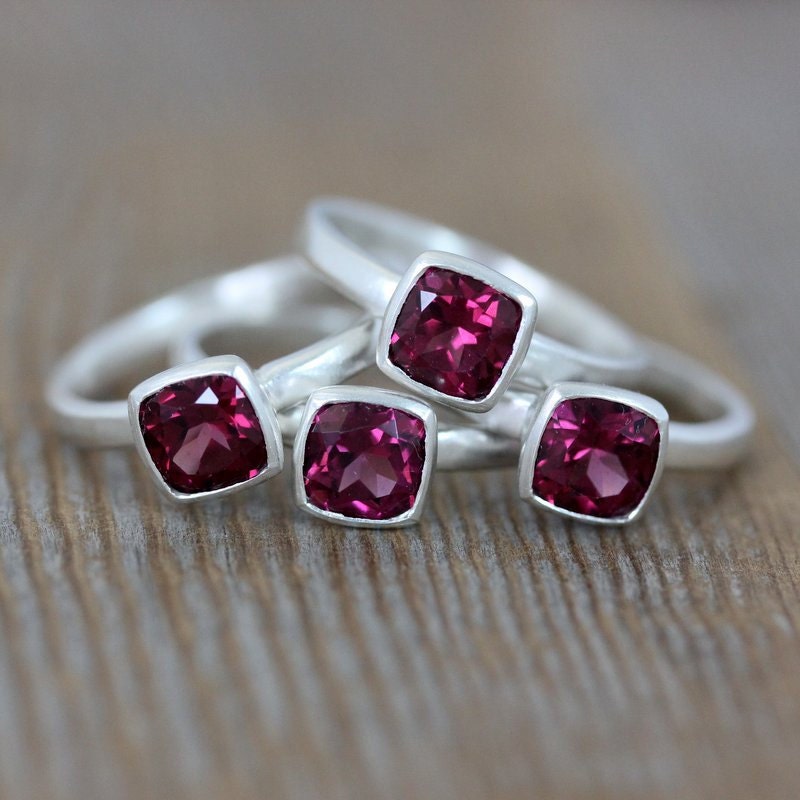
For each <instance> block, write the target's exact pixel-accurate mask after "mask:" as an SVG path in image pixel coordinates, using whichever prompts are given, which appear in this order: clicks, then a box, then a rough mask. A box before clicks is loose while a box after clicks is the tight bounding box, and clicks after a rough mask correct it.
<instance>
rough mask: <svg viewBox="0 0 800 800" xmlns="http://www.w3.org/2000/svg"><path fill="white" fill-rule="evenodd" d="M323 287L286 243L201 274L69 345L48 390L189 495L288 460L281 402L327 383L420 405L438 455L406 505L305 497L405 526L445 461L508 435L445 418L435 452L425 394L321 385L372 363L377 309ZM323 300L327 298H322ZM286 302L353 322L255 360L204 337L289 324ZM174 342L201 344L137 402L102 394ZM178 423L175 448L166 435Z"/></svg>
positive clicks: (231, 484) (66, 414)
mask: <svg viewBox="0 0 800 800" xmlns="http://www.w3.org/2000/svg"><path fill="white" fill-rule="evenodd" d="M320 287H321V285H320V284H319V283H318V282H317V281H316V279H314V278H313V276H312V275H311V274H310V273H309V272H308V271H307V270H306V268H305V266H304V261H303V260H302V259H300V258H294V257H288V258H284V259H279V260H275V261H272V262H266V263H263V264H257V265H253V266H251V267H247V268H244V269H241V270H237V271H234V272H231V273H228V274H226V275H223V276H220V277H217V278H212V279H208V280H205V281H201V282H199V283H196V284H192V285H190V286H188V287H186V288H184V289H182V290H178V291H177V292H174V293H173V294H171V295H168V296H167V297H165V298H162V299H161V300H157V301H155V302H153V303H150V304H148V305H146V306H144V307H142V308H141V309H139V310H137V311H134V312H132V313H130V314H128V315H126V316H125V317H123V318H121V319H119V320H117V321H115V322H112V323H110V324H109V325H107V326H105V327H103V328H101V329H100V330H98V331H97V332H95V333H94V334H92V335H91V336H89V337H88V338H87V339H85V340H84V341H83V342H81V343H79V344H78V345H77V346H76V347H75V348H74V349H73V350H72V351H70V352H69V353H68V354H67V355H66V356H65V357H64V358H63V359H62V361H61V362H60V364H59V365H58V366H57V367H56V369H55V371H54V374H53V376H52V378H51V380H50V381H49V383H48V385H47V388H46V396H47V401H48V404H49V406H50V408H51V410H52V411H53V412H54V415H55V419H56V421H57V424H58V427H59V429H60V430H61V432H62V433H64V434H66V435H68V436H70V437H71V438H73V439H75V440H76V441H78V442H80V443H82V444H91V445H97V446H118V445H126V444H127V445H130V444H134V445H135V446H136V449H137V451H138V453H139V455H140V456H141V457H142V460H143V462H144V463H145V464H146V465H147V467H148V470H149V473H150V474H151V476H152V477H153V478H154V480H155V482H156V484H157V485H158V486H159V488H160V489H161V490H162V491H163V492H164V493H165V494H166V495H167V496H169V497H171V498H172V499H174V500H176V501H178V502H192V501H196V500H201V499H206V498H210V497H220V496H223V495H227V494H230V493H232V492H235V491H239V490H241V489H243V488H246V487H250V486H254V485H256V484H258V483H260V482H262V481H264V480H267V479H268V478H270V477H272V476H274V475H276V474H277V473H278V472H280V471H281V470H282V468H283V442H282V440H281V439H282V433H281V428H280V424H279V421H278V414H277V412H278V411H279V410H280V409H282V408H287V407H291V406H293V405H295V404H297V403H299V402H301V401H304V400H306V399H307V398H309V395H310V399H309V402H308V404H307V406H306V409H307V410H308V409H309V408H312V405H313V403H314V402H316V401H318V400H319V399H320V398H323V397H324V398H325V403H326V404H327V405H330V404H331V403H334V402H339V403H340V404H341V403H347V402H355V401H356V398H360V399H358V400H357V402H360V403H367V404H372V405H373V406H377V405H379V406H381V407H382V408H383V410H384V411H385V412H387V413H389V414H390V415H391V414H394V415H395V416H397V417H398V418H399V416H400V414H403V413H405V414H406V415H410V416H411V417H413V418H414V419H415V420H418V421H419V422H420V424H422V425H423V426H424V436H423V439H424V442H425V448H424V449H425V453H426V455H425V458H424V459H423V460H422V462H421V468H420V471H419V473H418V474H417V475H416V476H415V478H416V479H418V483H419V485H415V486H413V487H411V488H412V489H413V491H409V493H408V498H407V500H408V502H409V503H410V505H409V507H408V508H407V509H404V510H402V511H400V512H398V513H395V514H391V515H389V516H386V515H384V516H382V517H381V518H379V519H378V518H376V519H370V520H366V519H354V518H350V517H346V516H344V515H340V514H339V515H337V514H336V513H328V512H323V511H320V510H319V509H317V508H316V507H315V506H314V505H313V504H308V505H307V510H309V511H310V512H311V513H315V514H317V515H321V516H325V517H326V518H330V519H333V520H335V521H337V522H341V523H345V524H350V525H370V526H385V525H391V526H397V525H405V524H410V523H412V522H414V521H416V520H417V519H418V517H419V515H420V513H421V512H422V507H423V504H424V497H425V494H426V492H427V489H428V485H429V483H430V477H431V474H432V471H433V468H434V465H438V466H441V467H445V468H456V467H464V466H486V465H487V463H492V462H497V461H499V460H501V459H502V460H505V458H506V451H507V449H508V445H507V443H506V442H504V441H503V440H502V438H500V437H497V436H494V435H492V434H490V433H487V432H484V431H478V430H467V431H465V432H464V433H465V435H459V432H458V431H443V432H442V435H441V450H439V452H440V453H441V456H439V457H438V458H437V450H438V449H439V448H437V444H439V441H438V437H437V425H436V417H435V414H434V412H433V410H432V409H431V408H430V407H429V406H428V405H427V404H425V403H423V402H421V401H418V400H412V399H411V398H407V397H404V396H403V395H400V394H398V393H396V392H388V391H383V390H379V389H366V388H364V389H362V388H360V387H346V386H333V387H331V388H328V389H325V390H323V393H322V394H320V393H319V392H316V391H314V390H316V389H318V388H319V387H324V386H328V385H329V384H337V383H340V382H341V381H343V380H345V379H348V378H350V377H351V376H353V375H355V374H357V373H358V372H361V371H363V370H364V369H366V368H367V367H368V366H369V365H370V363H371V361H372V356H373V353H374V348H375V338H376V334H377V321H376V320H374V319H373V318H371V317H368V318H365V319H362V320H360V321H357V322H355V323H353V322H352V319H353V316H354V314H353V309H352V308H351V309H346V308H343V307H339V308H337V307H336V306H334V305H333V304H334V303H336V302H337V299H336V297H335V296H334V295H332V293H331V291H330V290H329V289H327V288H326V287H321V288H320ZM317 300H320V301H322V302H321V304H320V305H316V303H315V301H317ZM287 308H290V309H291V316H290V317H288V318H289V319H291V320H293V321H294V320H296V319H302V320H303V322H304V323H305V324H306V325H307V326H315V325H317V324H319V323H320V322H322V323H323V324H324V326H325V327H327V326H328V325H330V324H331V322H332V321H333V320H336V321H338V322H340V323H341V322H343V321H345V320H347V321H348V322H350V326H349V327H348V329H347V330H345V331H343V332H342V333H339V334H335V335H332V336H327V338H324V339H322V340H320V341H318V342H315V343H314V344H312V345H309V346H307V347H305V348H303V349H301V350H298V351H297V352H295V353H293V354H291V355H289V356H285V357H283V358H279V359H276V360H274V361H272V362H269V363H268V364H265V365H264V366H263V367H261V368H260V369H258V370H255V371H254V370H252V369H250V367H249V366H248V365H247V364H246V363H245V362H244V361H243V360H242V359H241V358H239V357H237V356H231V355H219V356H205V353H204V352H203V351H202V350H201V349H200V348H201V346H202V345H201V340H202V337H203V336H204V335H205V334H207V333H209V332H213V331H215V330H220V329H224V328H226V327H229V326H231V325H241V324H242V323H244V324H256V325H259V326H260V325H263V324H264V323H265V322H267V321H272V322H277V324H278V326H280V325H281V320H283V323H282V325H283V327H284V328H286V319H287V316H286V315H283V314H282V312H284V311H286V309H287ZM164 350H169V351H171V356H172V358H173V359H175V358H179V359H180V358H183V357H184V356H185V355H190V356H200V358H199V359H198V360H194V361H192V362H190V363H183V364H178V365H177V366H173V367H171V368H169V369H167V370H165V371H163V372H160V373H159V374H157V375H155V376H153V377H151V378H148V379H147V380H145V381H143V382H141V383H140V384H138V385H137V386H136V387H135V388H134V389H133V390H132V391H131V392H130V394H129V397H128V401H127V403H126V402H125V401H116V400H110V401H105V400H94V399H91V397H90V395H91V394H93V393H95V392H96V391H98V390H100V389H102V388H104V386H106V385H107V384H108V383H109V382H110V381H113V380H114V379H115V378H117V377H118V376H120V375H122V374H124V373H126V372H127V371H129V370H130V369H132V368H134V367H135V366H136V365H137V364H138V363H139V362H141V361H145V360H147V359H148V358H149V357H151V356H153V355H155V354H158V353H160V352H161V351H164ZM354 392H355V395H354V394H353V393H354ZM337 398H338V400H337ZM198 407H205V408H207V409H211V411H210V413H211V414H212V415H215V416H214V420H213V421H211V422H209V420H208V418H207V417H206V416H203V414H205V413H206V412H205V411H202V413H201V416H200V418H199V421H198V420H197V419H194V421H193V422H191V423H190V422H189V421H188V417H187V416H186V415H187V409H189V412H188V413H192V414H194V413H195V412H196V411H197V408H198ZM317 410H319V406H317ZM220 413H222V414H223V415H224V425H225V429H224V431H221V427H222V423H220V424H217V423H219V422H220V419H221V417H220ZM298 423H299V416H298V415H297V414H295V415H289V416H287V417H285V422H284V424H285V425H286V426H287V427H288V431H287V435H290V436H293V435H294V434H295V432H296V430H297V427H298ZM176 431H177V433H175V432H176ZM305 433H306V435H308V433H309V431H308V430H306V431H305ZM173 434H174V446H172V447H171V448H170V447H169V446H168V445H167V444H165V441H166V439H167V438H168V437H169V436H171V435H173ZM225 436H227V437H228V438H222V439H221V440H218V439H219V437H225ZM215 437H217V438H215ZM399 445H402V446H405V445H404V444H403V442H399ZM215 447H216V448H218V449H219V450H221V451H224V453H223V455H224V456H225V458H224V459H223V461H222V463H221V465H220V466H218V467H217V466H215V467H214V468H213V469H211V468H209V467H208V466H207V465H206V467H205V468H203V469H200V466H201V465H202V457H205V456H206V454H207V453H208V451H209V449H213V448H215ZM228 456H232V458H228ZM232 461H233V462H235V463H234V464H233V466H232V465H231V462H232ZM381 479H382V478H381V476H380V475H377V476H376V480H381ZM398 494H400V493H398Z"/></svg>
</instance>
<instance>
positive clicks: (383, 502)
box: [303, 402, 425, 520]
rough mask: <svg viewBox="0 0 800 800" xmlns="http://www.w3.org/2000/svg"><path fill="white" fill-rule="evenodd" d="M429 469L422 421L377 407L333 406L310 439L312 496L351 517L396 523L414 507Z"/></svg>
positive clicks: (307, 465)
mask: <svg viewBox="0 0 800 800" xmlns="http://www.w3.org/2000/svg"><path fill="white" fill-rule="evenodd" d="M424 465H425V425H424V424H423V422H422V420H421V419H419V418H418V417H415V416H414V415H413V414H409V413H407V412H405V411H400V410H399V409H397V408H388V407H386V406H382V405H375V404H373V403H355V402H353V403H351V402H347V403H329V404H328V405H325V406H322V408H320V409H319V411H317V413H316V414H315V415H314V419H313V421H312V423H311V427H310V429H309V431H308V436H307V437H306V446H305V457H304V461H303V482H304V485H305V490H306V497H307V498H308V501H309V502H310V503H311V504H312V505H314V506H316V507H317V508H320V509H322V510H324V511H333V512H335V513H337V514H343V515H344V516H345V517H353V518H355V519H370V520H386V519H393V518H394V517H398V516H400V515H401V514H403V513H405V512H406V511H409V510H410V509H411V508H413V506H414V503H415V502H416V501H417V495H418V493H419V487H420V483H421V481H422V469H423V467H424Z"/></svg>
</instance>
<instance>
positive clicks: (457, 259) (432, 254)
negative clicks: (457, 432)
mask: <svg viewBox="0 0 800 800" xmlns="http://www.w3.org/2000/svg"><path fill="white" fill-rule="evenodd" d="M430 267H443V268H445V269H449V270H452V271H453V272H458V273H461V274H463V275H468V276H469V277H471V278H475V279H477V280H479V281H482V282H483V283H486V284H488V285H489V286H491V287H492V288H493V289H497V291H499V292H502V293H503V294H505V295H507V296H508V297H510V298H511V299H512V300H514V301H516V302H517V303H518V304H519V306H520V308H521V309H522V319H521V320H520V326H519V330H518V331H517V336H516V339H515V340H514V346H513V348H512V350H511V355H510V356H509V359H508V361H507V362H506V364H505V366H504V367H503V371H502V372H501V373H500V377H499V378H498V380H497V383H495V385H494V386H493V387H492V390H491V391H490V392H489V394H488V395H486V397H484V398H482V399H481V400H467V399H465V398H463V397H453V396H452V395H449V394H444V393H443V392H439V391H437V390H436V389H432V388H431V387H430V386H426V385H425V384H423V383H418V382H417V381H415V380H414V379H413V378H411V377H409V376H408V375H406V373H405V372H403V370H402V369H400V367H398V366H396V365H395V364H393V363H392V362H391V361H390V360H389V345H390V344H391V338H392V333H393V332H394V328H395V325H396V324H397V317H398V316H399V314H400V310H401V309H402V307H403V303H405V301H406V298H407V297H408V294H409V292H410V291H411V289H412V288H413V287H414V284H416V282H417V280H418V279H419V277H420V276H421V275H422V273H423V272H425V270H427V269H428V268H430ZM537 312H538V308H537V304H536V300H535V298H534V296H533V295H532V294H531V293H530V292H529V291H528V290H527V289H525V288H523V287H522V286H520V285H519V284H518V283H517V282H516V281H513V280H511V279H510V278H507V277H506V276H505V275H501V274H500V273H499V272H497V271H495V270H493V269H490V268H489V267H485V266H484V265H483V264H480V263H478V262H477V261H473V260H472V259H470V258H465V257H463V256H457V255H454V254H453V253H445V252H442V251H439V250H427V251H426V252H424V253H422V254H421V255H419V256H418V257H417V258H416V259H415V260H414V263H413V264H412V265H411V267H410V268H409V269H408V270H407V271H406V273H405V274H404V275H403V276H402V277H401V278H400V282H399V283H398V285H397V288H396V289H395V292H394V294H393V295H392V299H391V300H390V301H389V304H388V306H387V307H386V313H385V315H384V317H383V324H382V325H381V331H380V336H379V338H378V349H377V353H376V361H377V365H378V368H379V369H380V370H381V371H382V372H384V373H385V374H386V375H388V376H389V377H390V378H391V379H392V380H394V381H397V383H400V384H402V385H403V386H406V387H407V388H409V389H411V390H413V391H414V392H416V393H417V394H420V395H422V396H423V397H426V398H428V399H429V400H432V401H434V402H437V403H441V404H442V405H446V406H450V407H451V408H458V409H460V410H462V411H472V412H476V413H481V412H484V411H488V410H489V409H490V408H492V406H494V405H495V403H497V401H498V400H499V399H500V398H501V397H502V396H503V393H504V392H505V390H506V389H507V388H508V385H509V383H510V381H511V379H512V378H513V377H514V373H515V372H516V371H517V369H519V367H520V365H521V364H522V362H523V361H524V359H525V356H526V354H527V352H528V347H529V346H530V343H531V336H533V329H534V326H535V324H536V315H537Z"/></svg>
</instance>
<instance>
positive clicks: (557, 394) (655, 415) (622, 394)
mask: <svg viewBox="0 0 800 800" xmlns="http://www.w3.org/2000/svg"><path fill="white" fill-rule="evenodd" d="M579 397H591V398H598V399H600V400H611V401H612V402H617V403H624V404H625V405H627V406H631V408H635V409H637V410H638V411H641V412H643V413H644V414H647V415H648V416H649V417H651V418H652V419H654V420H655V421H656V423H657V425H658V430H659V433H660V435H661V441H660V445H659V449H658V461H657V463H656V470H655V472H654V473H653V480H652V481H651V482H650V486H649V487H648V489H647V492H646V493H645V495H644V497H643V498H642V501H641V503H639V505H638V506H637V507H636V508H634V509H633V510H632V511H631V512H630V513H628V514H626V515H625V516H622V517H614V518H610V519H606V518H603V517H593V516H591V515H590V514H580V513H578V512H575V511H568V510H567V509H564V508H559V507H558V506H555V505H553V504H552V503H549V502H547V501H546V500H544V499H542V498H541V497H539V496H538V495H536V494H535V493H534V491H533V470H534V467H535V465H536V456H537V455H538V453H539V445H540V443H541V440H542V436H543V435H544V431H545V428H546V426H547V423H548V422H549V421H550V417H551V416H552V415H553V412H554V411H555V410H556V408H557V407H558V406H559V405H560V404H561V403H562V402H563V401H564V400H572V399H574V398H579ZM668 439H669V414H668V413H667V410H666V408H664V406H663V405H662V404H661V403H659V402H658V400H654V399H653V398H652V397H648V396H647V395H643V394H640V393H639V392H632V391H629V390H627V389H617V388H615V387H612V386H602V385H599V384H595V383H579V382H564V383H555V384H553V385H552V386H551V387H550V389H548V390H547V391H546V392H545V393H544V394H543V395H542V396H541V398H540V399H539V400H538V402H537V403H536V405H535V406H534V408H533V409H532V412H531V418H530V422H529V423H528V426H527V432H526V433H525V434H523V444H522V451H521V453H520V458H519V472H518V475H519V494H520V497H521V498H522V499H523V500H526V501H528V502H529V503H533V504H534V505H536V506H539V507H541V508H545V509H547V510H548V511H554V512H556V513H557V514H561V516H564V517H569V518H570V519H577V520H580V521H581V522H588V523H591V524H593V525H627V524H628V523H630V522H633V521H634V520H635V519H636V518H637V517H638V516H639V515H640V514H641V513H642V510H643V509H644V508H645V506H646V505H647V503H648V501H649V500H650V498H651V496H652V494H653V490H654V489H655V487H656V485H657V484H658V481H659V479H660V478H661V473H662V472H663V471H664V463H665V457H666V453H667V447H668V446H669V441H668Z"/></svg>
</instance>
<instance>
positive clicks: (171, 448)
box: [139, 375, 267, 494]
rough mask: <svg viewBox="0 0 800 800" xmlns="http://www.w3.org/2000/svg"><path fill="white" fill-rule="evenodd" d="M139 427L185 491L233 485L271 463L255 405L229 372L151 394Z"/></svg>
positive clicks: (163, 468) (167, 476)
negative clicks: (268, 459)
mask: <svg viewBox="0 0 800 800" xmlns="http://www.w3.org/2000/svg"><path fill="white" fill-rule="evenodd" d="M139 428H140V430H141V432H142V437H143V439H144V444H145V447H146V449H147V452H148V453H149V454H150V458H151V459H152V460H153V464H154V465H155V467H156V469H157V470H158V471H159V473H160V474H161V476H162V477H163V479H164V481H165V482H166V484H167V485H168V486H169V487H171V488H172V489H174V490H175V491H178V492H181V493H183V494H197V493H200V492H211V491H214V490H216V489H224V488H227V487H229V486H234V485H235V484H238V483H242V482H244V481H247V480H250V479H252V478H255V477H256V476H257V475H259V474H260V473H261V472H262V471H263V470H265V469H266V467H267V448H266V444H265V441H264V433H263V431H262V430H261V425H260V423H259V420H258V416H257V414H256V411H255V409H254V408H253V404H252V403H251V402H250V400H249V398H248V397H247V395H246V394H245V393H244V391H243V389H242V387H241V386H240V385H239V382H238V381H237V380H236V379H235V378H233V377H231V376H229V375H206V376H203V377H200V378H190V379H187V380H183V381H177V382H175V383H172V384H170V385H168V386H165V387H164V388H163V389H160V390H159V391H157V392H156V393H155V394H152V395H150V396H149V397H146V398H145V399H144V400H143V401H142V403H141V405H140V406H139Z"/></svg>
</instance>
